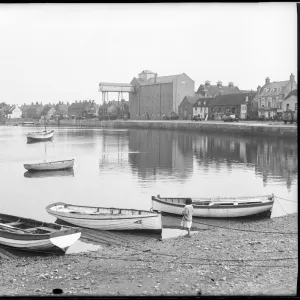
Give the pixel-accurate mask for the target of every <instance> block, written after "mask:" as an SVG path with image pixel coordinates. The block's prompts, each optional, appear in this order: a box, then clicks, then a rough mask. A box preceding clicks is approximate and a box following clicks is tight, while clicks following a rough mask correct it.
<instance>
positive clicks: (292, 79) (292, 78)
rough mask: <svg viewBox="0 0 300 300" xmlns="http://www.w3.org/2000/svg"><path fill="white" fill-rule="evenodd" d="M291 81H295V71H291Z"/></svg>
mask: <svg viewBox="0 0 300 300" xmlns="http://www.w3.org/2000/svg"><path fill="white" fill-rule="evenodd" d="M290 81H291V82H295V75H294V74H293V73H291V75H290Z"/></svg>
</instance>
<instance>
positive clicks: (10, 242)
mask: <svg viewBox="0 0 300 300" xmlns="http://www.w3.org/2000/svg"><path fill="white" fill-rule="evenodd" d="M80 235H81V232H80V230H79V229H78V228H72V227H67V226H61V225H58V224H53V223H44V222H41V221H37V220H33V219H27V218H21V217H17V216H12V215H6V214H0V244H1V245H4V246H8V247H12V248H16V249H19V250H26V251H33V252H55V253H65V252H66V251H67V249H68V248H69V247H70V246H71V245H72V244H74V243H75V242H76V241H77V240H78V239H79V238H80Z"/></svg>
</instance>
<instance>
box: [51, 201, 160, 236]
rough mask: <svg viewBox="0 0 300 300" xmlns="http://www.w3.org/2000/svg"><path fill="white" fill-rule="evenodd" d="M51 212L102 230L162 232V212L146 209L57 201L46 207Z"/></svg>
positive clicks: (63, 219)
mask: <svg viewBox="0 0 300 300" xmlns="http://www.w3.org/2000/svg"><path fill="white" fill-rule="evenodd" d="M46 210H47V212H48V213H49V214H51V215H53V216H55V217H56V218H57V219H59V220H62V221H64V222H67V223H69V224H73V225H77V226H81V227H86V228H92V229H101V230H147V231H155V232H161V230H162V223H161V214H159V213H155V212H152V211H146V210H137V209H123V208H105V207H92V206H79V205H71V204H66V203H62V202H57V203H54V204H51V205H48V206H47V207H46Z"/></svg>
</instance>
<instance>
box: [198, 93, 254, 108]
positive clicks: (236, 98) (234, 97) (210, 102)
mask: <svg viewBox="0 0 300 300" xmlns="http://www.w3.org/2000/svg"><path fill="white" fill-rule="evenodd" d="M254 95H255V94H254V93H239V94H228V95H219V96H216V97H215V98H202V99H198V101H197V102H196V103H195V104H194V105H193V106H195V107H198V106H204V103H203V102H204V101H205V102H206V104H205V106H223V105H240V104H244V103H245V101H246V97H248V100H251V98H253V97H254Z"/></svg>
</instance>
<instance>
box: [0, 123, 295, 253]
mask: <svg viewBox="0 0 300 300" xmlns="http://www.w3.org/2000/svg"><path fill="white" fill-rule="evenodd" d="M36 130H38V128H35V127H16V126H14V127H8V126H2V127H0V182H1V189H0V191H1V196H0V199H1V200H0V211H1V212H2V213H8V214H12V215H18V216H22V217H28V218H34V219H38V220H41V221H45V222H54V221H55V218H54V217H53V216H51V215H49V214H48V213H47V212H46V210H45V207H46V206H47V205H49V204H51V203H53V202H57V201H63V202H66V203H72V204H78V205H91V206H105V207H120V208H121V207H122V208H136V209H146V210H148V209H150V208H151V196H152V195H157V194H160V195H161V196H162V197H164V196H165V197H167V196H174V197H176V196H183V197H186V196H190V197H193V196H197V197H214V196H225V197H230V196H233V197H235V196H255V195H266V194H271V193H274V194H275V196H278V197H281V198H285V199H289V200H292V201H295V202H289V201H283V200H281V201H280V202H279V203H277V202H276V203H275V205H274V209H273V215H272V217H276V216H279V215H284V214H287V213H293V212H297V200H298V195H297V185H298V153H297V141H296V140H280V139H276V138H263V137H256V138H253V137H237V136H231V135H228V134H224V133H220V134H212V133H211V134H205V133H196V132H176V131H169V130H166V131H164V130H133V129H132V130H115V129H82V128H54V130H55V137H54V139H53V141H49V142H42V143H35V144H27V143H26V134H27V133H29V132H32V131H36ZM39 130H40V129H39ZM71 158H74V159H75V166H74V170H72V171H64V172H51V173H44V172H43V173H40V174H34V175H31V174H30V173H28V172H27V171H26V170H25V169H24V167H23V164H24V163H34V162H41V161H44V160H62V159H71ZM77 248H78V247H77ZM76 251H77V250H76Z"/></svg>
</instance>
